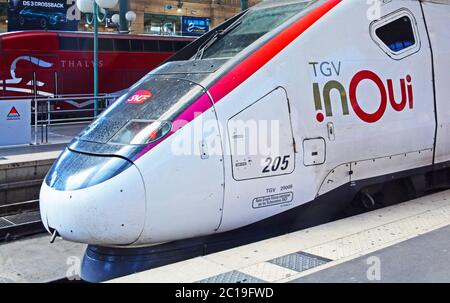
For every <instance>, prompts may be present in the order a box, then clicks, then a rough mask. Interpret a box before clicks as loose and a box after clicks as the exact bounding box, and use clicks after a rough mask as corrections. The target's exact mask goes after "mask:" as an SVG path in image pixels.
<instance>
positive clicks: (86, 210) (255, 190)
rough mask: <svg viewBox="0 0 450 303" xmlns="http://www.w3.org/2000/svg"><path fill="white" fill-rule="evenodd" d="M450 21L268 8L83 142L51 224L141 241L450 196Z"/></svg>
mask: <svg viewBox="0 0 450 303" xmlns="http://www.w3.org/2000/svg"><path fill="white" fill-rule="evenodd" d="M449 16H450V5H449V1H436V0H430V1H424V0H423V1H418V0H391V1H373V4H367V3H366V1H360V0H346V1H340V0H318V1H264V2H262V3H261V4H259V5H257V6H255V7H253V8H251V9H249V10H248V11H246V12H243V13H242V14H240V15H238V16H236V17H234V18H232V19H230V20H228V21H227V22H226V23H224V24H222V25H221V26H219V27H217V28H216V29H214V30H212V31H211V32H209V33H208V34H206V35H205V36H203V37H201V38H200V39H198V40H197V41H195V42H193V43H191V44H190V45H188V46H187V47H186V48H184V49H183V50H181V51H180V52H179V53H178V54H176V55H175V56H174V57H173V58H172V59H171V60H170V61H169V62H167V63H165V64H164V65H162V66H160V67H159V68H157V69H155V70H153V71H152V72H150V73H149V74H148V75H146V76H145V77H144V78H142V79H141V80H140V81H139V82H138V83H136V84H135V85H134V86H132V87H131V88H130V89H129V90H128V92H127V93H126V94H125V95H124V96H123V97H121V98H120V99H119V100H118V101H117V102H116V103H115V104H114V105H113V106H111V107H110V108H109V109H108V110H107V111H106V112H104V113H103V114H102V115H101V116H100V117H99V118H98V120H96V121H95V122H94V123H92V125H90V126H89V127H88V128H87V129H86V130H85V131H84V132H83V133H81V134H80V135H79V137H77V138H76V139H74V141H73V142H72V143H71V144H70V145H69V146H68V148H67V149H66V150H65V151H64V153H63V154H62V155H61V156H60V158H59V159H58V160H57V161H56V162H55V164H54V165H53V167H52V169H51V170H50V172H49V173H48V176H47V178H46V180H45V182H44V184H43V186H42V190H41V195H40V206H41V208H40V209H41V215H42V219H43V221H44V224H45V226H46V228H47V229H48V231H49V232H51V233H54V234H59V235H60V236H62V237H63V238H64V239H67V240H70V241H76V242H83V243H88V244H92V245H98V246H106V247H140V246H148V245H153V244H156V243H163V242H170V241H175V240H181V239H195V238H198V237H202V236H207V235H214V234H220V233H223V232H227V231H231V230H236V229H241V228H248V227H251V226H263V225H259V224H262V223H263V222H264V229H260V231H264V232H267V233H270V232H271V231H272V230H273V229H277V228H278V227H279V226H281V225H282V226H289V227H293V226H297V227H298V226H304V225H305V224H307V222H310V221H311V222H312V221H314V220H315V222H318V221H320V220H327V219H330V218H333V217H336V216H338V214H339V213H340V212H342V211H343V210H344V209H345V208H346V207H347V206H348V205H349V201H352V203H354V202H360V203H361V204H362V205H365V206H367V207H369V208H370V207H376V206H377V205H380V204H384V205H386V204H389V203H392V202H393V201H398V200H399V199H407V198H408V197H412V196H417V195H420V194H422V193H424V192H426V191H428V190H436V189H440V188H442V187H446V186H447V185H448V184H449V183H448V182H449V174H448V172H449V171H448V170H446V168H447V167H448V165H449V163H450V136H449V135H448V134H449V133H450V102H449V100H450V85H449V84H448V81H449V71H450V43H449V41H450V32H449V31H448V30H447V29H448V27H449V25H450V17H449ZM255 129H256V131H255ZM263 143H264V144H263ZM255 146H256V148H255ZM261 146H263V147H264V146H266V147H267V148H261ZM319 218H320V219H319ZM316 219H317V220H316ZM269 223H271V224H269Z"/></svg>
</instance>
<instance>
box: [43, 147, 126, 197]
mask: <svg viewBox="0 0 450 303" xmlns="http://www.w3.org/2000/svg"><path fill="white" fill-rule="evenodd" d="M130 166H131V163H130V162H129V161H127V160H124V159H122V158H119V157H100V156H94V155H86V154H81V153H77V152H72V151H69V150H67V149H66V150H65V151H64V152H63V154H62V155H61V156H60V157H59V159H58V160H57V161H55V163H54V164H53V166H52V167H51V169H50V171H49V173H48V174H47V177H46V178H45V183H46V184H47V185H48V186H50V187H52V188H54V189H56V190H78V189H83V188H87V187H91V186H94V185H97V184H100V183H102V182H104V181H106V180H109V179H111V178H113V177H114V176H117V175H118V174H120V173H121V172H123V171H125V170H126V169H128V168H129V167H130Z"/></svg>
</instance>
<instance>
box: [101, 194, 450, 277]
mask: <svg viewBox="0 0 450 303" xmlns="http://www.w3.org/2000/svg"><path fill="white" fill-rule="evenodd" d="M449 257H450V191H444V192H440V193H435V194H432V195H429V196H425V197H421V198H418V199H415V200H412V201H408V202H405V203H402V204H398V205H394V206H391V207H387V208H383V209H379V210H375V211H372V212H368V213H364V214H361V215H357V216H354V217H349V218H346V219H342V220H339V221H335V222H331V223H328V224H324V225H320V226H316V227H312V228H309V229H306V230H302V231H298V232H294V233H291V234H286V235H283V236H279V237H276V238H272V239H268V240H264V241H261V242H257V243H252V244H249V245H245V246H241V247H237V248H234V249H230V250H227V251H222V252H219V253H215V254H211V255H207V256H203V257H197V258H194V259H190V260H187V261H183V262H178V263H174V264H171V265H168V266H164V267H160V268H155V269H152V270H149V271H145V272H141V273H137V274H133V275H130V276H126V277H122V278H118V279H114V280H112V281H109V282H111V283H129V282H132V283H149V282H152V283H162V282H168V283H193V282H202V283H259V282H262V283H263V282H271V283H285V282H298V283H306V282H450V262H448V261H449Z"/></svg>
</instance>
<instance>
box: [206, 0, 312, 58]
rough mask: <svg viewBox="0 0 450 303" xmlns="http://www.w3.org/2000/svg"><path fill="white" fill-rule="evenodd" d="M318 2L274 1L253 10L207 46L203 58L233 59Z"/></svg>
mask: <svg viewBox="0 0 450 303" xmlns="http://www.w3.org/2000/svg"><path fill="white" fill-rule="evenodd" d="M315 2H316V1H303V2H300V3H295V4H282V5H275V6H274V5H273V3H272V2H270V4H268V5H267V6H264V5H263V6H261V7H260V8H258V9H254V10H250V11H248V12H247V13H245V14H244V15H243V16H242V17H240V18H239V19H238V20H236V21H235V22H234V23H233V24H231V25H230V26H229V27H228V28H227V29H225V30H224V31H222V33H220V34H219V35H217V36H216V37H215V41H211V42H210V43H208V44H205V45H207V46H205V48H204V49H203V53H202V56H201V57H200V58H205V59H213V58H232V57H234V56H235V55H237V54H238V53H239V52H241V51H242V50H243V49H245V48H246V47H248V46H249V45H250V44H252V43H253V42H255V41H256V40H258V39H259V38H261V37H262V36H264V35H265V34H267V33H269V32H271V31H272V30H274V29H276V28H277V27H279V26H280V25H281V24H283V23H284V22H286V21H287V20H289V19H290V18H292V17H293V16H295V15H296V14H298V13H300V12H302V11H305V10H307V9H309V8H310V5H313V4H314V3H315ZM213 39H214V38H213Z"/></svg>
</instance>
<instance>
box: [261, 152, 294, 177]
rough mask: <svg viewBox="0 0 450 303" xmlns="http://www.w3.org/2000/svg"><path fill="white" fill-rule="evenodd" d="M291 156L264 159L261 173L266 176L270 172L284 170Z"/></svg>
mask: <svg viewBox="0 0 450 303" xmlns="http://www.w3.org/2000/svg"><path fill="white" fill-rule="evenodd" d="M290 158H291V156H289V155H288V156H284V157H281V156H280V157H275V158H271V157H269V158H267V159H266V161H265V162H266V166H265V167H264V169H263V171H262V172H263V173H265V174H267V173H270V172H271V171H272V172H276V171H278V170H280V169H281V170H286V169H287V168H288V167H289V159H290Z"/></svg>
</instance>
